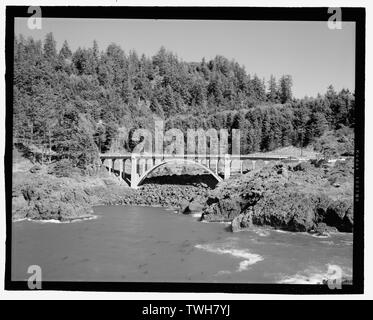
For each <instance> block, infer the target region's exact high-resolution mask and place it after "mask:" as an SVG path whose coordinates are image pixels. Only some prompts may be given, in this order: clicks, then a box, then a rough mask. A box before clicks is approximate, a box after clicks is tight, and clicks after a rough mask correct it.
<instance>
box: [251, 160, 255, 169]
mask: <svg viewBox="0 0 373 320" xmlns="http://www.w3.org/2000/svg"><path fill="white" fill-rule="evenodd" d="M251 163H252V165H253V170H255V163H256V161H255V160H251Z"/></svg>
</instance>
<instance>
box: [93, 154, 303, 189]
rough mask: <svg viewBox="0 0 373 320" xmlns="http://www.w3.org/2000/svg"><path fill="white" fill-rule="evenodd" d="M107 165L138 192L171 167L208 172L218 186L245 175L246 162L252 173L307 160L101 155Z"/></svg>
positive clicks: (288, 158)
mask: <svg viewBox="0 0 373 320" xmlns="http://www.w3.org/2000/svg"><path fill="white" fill-rule="evenodd" d="M100 159H101V161H102V163H103V165H104V166H105V167H106V168H107V169H108V171H109V173H110V174H113V175H114V174H115V172H117V174H118V178H119V179H120V180H124V181H126V182H127V183H128V184H129V185H130V186H131V188H134V189H136V188H138V187H139V186H141V184H142V183H143V182H144V180H145V179H146V178H147V177H148V176H149V175H151V173H152V172H154V171H155V170H156V169H158V168H159V167H162V166H166V165H167V164H170V163H180V164H183V165H192V166H193V165H194V166H197V167H200V168H203V169H204V170H206V171H207V172H208V173H209V174H210V175H211V176H213V177H214V178H215V179H216V180H217V182H220V181H222V180H223V179H228V178H229V177H230V176H231V174H232V173H233V172H234V173H240V174H242V173H243V171H244V165H243V163H244V161H247V160H250V161H251V167H250V169H255V167H256V166H257V164H259V162H262V163H263V164H264V165H267V164H268V163H270V162H278V161H283V162H300V161H307V159H304V158H290V157H286V156H250V155H244V156H242V155H230V154H225V155H204V156H199V155H166V154H162V155H157V154H134V153H132V154H123V155H121V154H106V153H105V154H100ZM126 167H127V168H130V178H127V175H126Z"/></svg>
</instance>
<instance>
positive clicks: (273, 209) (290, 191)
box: [202, 163, 353, 232]
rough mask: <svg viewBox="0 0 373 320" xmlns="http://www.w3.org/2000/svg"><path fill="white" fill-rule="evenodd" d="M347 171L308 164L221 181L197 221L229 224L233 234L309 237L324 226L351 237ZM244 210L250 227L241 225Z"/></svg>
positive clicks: (349, 173)
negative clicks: (266, 230)
mask: <svg viewBox="0 0 373 320" xmlns="http://www.w3.org/2000/svg"><path fill="white" fill-rule="evenodd" d="M351 166H352V163H342V164H341V163H340V164H338V165H337V166H335V167H333V168H331V167H327V166H323V167H316V166H314V165H312V164H310V163H300V164H297V165H295V166H291V165H289V166H288V165H286V164H277V165H274V166H273V167H269V168H263V169H261V170H257V171H253V172H250V173H247V174H245V175H243V176H240V177H239V178H236V179H230V180H228V181H223V182H221V183H220V184H219V185H218V187H217V188H216V189H215V190H213V191H212V192H211V195H210V197H209V198H208V200H207V202H206V205H205V208H204V209H203V215H202V219H203V220H207V221H232V230H234V231H239V230H242V228H244V225H245V224H246V225H247V226H248V227H250V226H251V224H255V225H268V226H272V227H275V228H281V229H285V230H289V231H303V232H304V231H307V232H313V231H314V230H315V229H317V227H318V225H319V224H325V225H326V226H328V227H335V228H336V229H337V230H338V231H343V232H352V230H353V187H352V186H353V175H352V173H353V170H351ZM331 177H333V178H332V179H331ZM336 179H339V180H340V181H341V183H340V184H338V187H337V186H334V185H333V183H334V181H335V180H336ZM331 182H333V183H331ZM248 208H250V209H248ZM247 210H250V222H249V223H248V222H246V220H245V216H246V212H247Z"/></svg>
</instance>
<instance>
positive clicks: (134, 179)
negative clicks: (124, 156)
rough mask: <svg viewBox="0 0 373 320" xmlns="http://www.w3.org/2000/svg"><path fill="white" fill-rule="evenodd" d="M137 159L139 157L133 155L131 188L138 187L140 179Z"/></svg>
mask: <svg viewBox="0 0 373 320" xmlns="http://www.w3.org/2000/svg"><path fill="white" fill-rule="evenodd" d="M137 161H138V158H137V156H136V155H132V157H131V188H136V187H137V183H138V181H139V175H138V173H137Z"/></svg>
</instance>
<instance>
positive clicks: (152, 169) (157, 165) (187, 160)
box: [131, 159, 223, 187]
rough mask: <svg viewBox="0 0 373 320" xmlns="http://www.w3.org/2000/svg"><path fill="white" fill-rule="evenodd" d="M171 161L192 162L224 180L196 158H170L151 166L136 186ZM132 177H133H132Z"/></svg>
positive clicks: (219, 179) (218, 179) (217, 178)
mask: <svg viewBox="0 0 373 320" xmlns="http://www.w3.org/2000/svg"><path fill="white" fill-rule="evenodd" d="M171 162H180V163H181V162H182V163H188V164H191V165H197V166H199V167H201V168H203V169H205V170H206V171H207V172H208V173H209V174H211V175H212V176H213V177H214V178H215V179H216V180H217V181H218V182H220V181H223V179H222V178H221V177H220V176H219V175H218V174H217V173H215V172H214V171H212V170H211V169H210V168H208V167H206V166H205V165H203V164H202V163H199V162H197V161H195V160H189V159H182V160H181V159H169V160H163V161H162V162H161V163H158V164H156V165H154V166H153V167H152V168H150V169H149V170H147V171H145V172H144V173H143V174H142V175H141V176H140V177H139V179H138V181H137V183H136V187H139V186H140V185H141V184H142V183H143V181H144V180H145V179H146V177H147V176H148V175H149V174H150V173H152V172H153V171H154V170H156V169H157V168H159V167H161V166H164V165H166V164H168V163H171ZM131 179H132V178H131Z"/></svg>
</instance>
